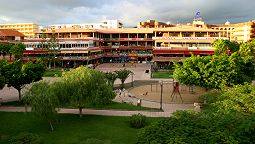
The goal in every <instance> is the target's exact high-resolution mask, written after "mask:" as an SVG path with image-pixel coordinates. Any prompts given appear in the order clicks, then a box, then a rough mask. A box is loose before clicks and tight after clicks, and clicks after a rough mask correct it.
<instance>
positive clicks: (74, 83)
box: [55, 66, 114, 117]
mask: <svg viewBox="0 0 255 144" xmlns="http://www.w3.org/2000/svg"><path fill="white" fill-rule="evenodd" d="M60 85H61V87H62V89H60V90H61V91H62V92H58V90H57V89H56V91H55V92H56V93H58V94H63V93H64V95H65V97H67V98H60V99H64V100H67V101H68V103H70V104H72V105H75V106H76V107H78V108H79V113H80V117H81V116H82V108H84V107H86V105H87V104H107V103H110V102H111V100H112V99H113V97H114V93H113V92H112V89H111V86H109V85H107V82H106V79H105V76H104V74H103V73H101V72H99V71H95V70H92V69H89V68H87V67H83V66H81V67H78V68H76V69H73V70H70V71H68V72H64V73H63V81H62V84H60ZM59 97H63V95H59Z"/></svg>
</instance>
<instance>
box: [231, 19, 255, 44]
mask: <svg viewBox="0 0 255 144" xmlns="http://www.w3.org/2000/svg"><path fill="white" fill-rule="evenodd" d="M254 37H255V20H253V21H249V22H243V23H238V24H234V29H233V30H232V34H231V38H230V40H232V41H236V42H238V43H241V42H247V41H250V40H251V39H253V38H254Z"/></svg>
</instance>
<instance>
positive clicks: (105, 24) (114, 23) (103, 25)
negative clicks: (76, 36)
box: [46, 20, 123, 30]
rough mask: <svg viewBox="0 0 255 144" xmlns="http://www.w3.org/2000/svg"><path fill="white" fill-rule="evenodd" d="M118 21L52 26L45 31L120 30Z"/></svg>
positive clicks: (120, 24)
mask: <svg viewBox="0 0 255 144" xmlns="http://www.w3.org/2000/svg"><path fill="white" fill-rule="evenodd" d="M122 27H123V24H122V23H121V22H120V20H104V21H102V22H101V23H83V24H53V25H49V26H47V27H46V29H53V30H54V29H110V28H122Z"/></svg>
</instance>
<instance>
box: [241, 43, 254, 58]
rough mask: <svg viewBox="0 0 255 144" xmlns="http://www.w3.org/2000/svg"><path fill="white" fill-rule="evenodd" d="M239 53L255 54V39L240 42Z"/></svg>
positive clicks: (242, 54) (243, 55)
mask: <svg viewBox="0 0 255 144" xmlns="http://www.w3.org/2000/svg"><path fill="white" fill-rule="evenodd" d="M238 53H239V55H240V56H242V57H246V56H254V55H255V39H253V40H252V41H250V42H247V43H241V44H240V50H239V52H238Z"/></svg>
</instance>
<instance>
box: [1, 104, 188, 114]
mask: <svg viewBox="0 0 255 144" xmlns="http://www.w3.org/2000/svg"><path fill="white" fill-rule="evenodd" d="M163 107H165V108H166V107H167V109H165V111H164V112H150V111H122V110H93V109H83V111H82V113H83V114H85V115H104V116H131V115H133V114H138V113H140V114H143V115H145V116H147V117H170V116H171V114H172V113H173V112H175V111H176V110H187V109H193V106H191V105H187V104H167V105H163ZM0 111H2V112H25V108H24V107H7V106H1V107H0ZM28 111H31V109H30V108H28ZM59 113H62V114H79V110H78V109H66V108H60V109H59Z"/></svg>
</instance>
